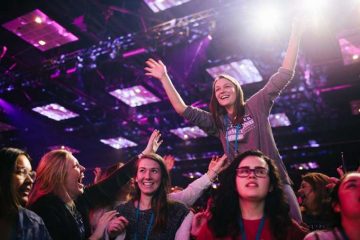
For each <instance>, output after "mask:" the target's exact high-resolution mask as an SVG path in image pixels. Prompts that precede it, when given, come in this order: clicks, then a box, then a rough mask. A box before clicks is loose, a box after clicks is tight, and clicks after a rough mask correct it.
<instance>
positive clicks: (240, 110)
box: [209, 74, 245, 129]
mask: <svg viewBox="0 0 360 240" xmlns="http://www.w3.org/2000/svg"><path fill="white" fill-rule="evenodd" d="M221 78H223V79H226V80H228V81H230V82H231V83H232V84H234V87H235V93H236V99H235V106H234V110H235V116H236V121H235V122H236V123H240V122H241V121H242V119H243V116H244V114H245V101H244V93H243V91H242V88H241V86H240V84H239V82H238V81H237V80H236V79H235V78H233V77H231V76H229V75H227V74H220V75H219V76H217V77H216V78H215V79H214V82H213V87H212V94H211V100H210V106H209V107H210V112H211V114H212V116H213V118H214V121H215V124H216V126H217V127H218V128H219V129H223V128H224V126H223V124H222V122H221V118H222V116H224V115H226V114H227V112H226V109H225V108H224V107H223V106H220V104H219V102H218V100H217V99H216V95H215V83H216V81H217V80H219V79H221Z"/></svg>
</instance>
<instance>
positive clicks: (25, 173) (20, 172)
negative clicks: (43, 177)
mask: <svg viewBox="0 0 360 240" xmlns="http://www.w3.org/2000/svg"><path fill="white" fill-rule="evenodd" d="M15 174H16V175H19V176H21V177H23V178H26V177H27V176H29V177H30V178H31V179H32V180H33V181H35V179H36V172H35V171H30V172H29V171H27V170H26V169H25V168H19V169H16V171H15Z"/></svg>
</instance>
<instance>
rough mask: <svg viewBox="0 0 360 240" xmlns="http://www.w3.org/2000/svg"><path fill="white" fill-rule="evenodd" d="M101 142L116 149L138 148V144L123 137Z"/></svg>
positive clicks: (101, 140)
mask: <svg viewBox="0 0 360 240" xmlns="http://www.w3.org/2000/svg"><path fill="white" fill-rule="evenodd" d="M100 142H102V143H104V144H106V145H109V146H110V147H112V148H115V149H121V148H128V147H136V146H137V144H136V143H134V142H132V141H130V140H128V139H126V138H123V137H117V138H108V139H100Z"/></svg>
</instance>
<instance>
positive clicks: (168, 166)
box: [163, 155, 175, 172]
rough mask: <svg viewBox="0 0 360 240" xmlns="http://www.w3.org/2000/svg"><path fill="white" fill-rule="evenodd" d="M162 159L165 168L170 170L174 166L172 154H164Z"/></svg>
mask: <svg viewBox="0 0 360 240" xmlns="http://www.w3.org/2000/svg"><path fill="white" fill-rule="evenodd" d="M163 159H164V163H165V166H166V169H167V170H168V171H169V172H170V171H171V169H172V168H173V167H174V164H175V157H174V156H173V155H165V156H163Z"/></svg>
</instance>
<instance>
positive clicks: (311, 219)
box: [298, 172, 332, 231]
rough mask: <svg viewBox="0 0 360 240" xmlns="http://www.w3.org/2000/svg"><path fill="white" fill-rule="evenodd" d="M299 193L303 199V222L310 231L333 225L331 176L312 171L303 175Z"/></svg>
mask: <svg viewBox="0 0 360 240" xmlns="http://www.w3.org/2000/svg"><path fill="white" fill-rule="evenodd" d="M301 178H302V182H301V185H300V188H299V190H298V194H299V195H300V199H301V212H302V219H303V222H304V223H305V224H306V227H307V228H309V230H310V231H314V230H319V229H326V228H329V227H331V226H332V222H331V219H332V216H331V215H332V214H331V211H330V210H331V207H330V189H329V188H328V187H327V185H328V184H330V183H331V179H330V177H329V176H327V175H325V174H322V173H317V172H312V173H307V174H305V175H303V176H302V177H301Z"/></svg>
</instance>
